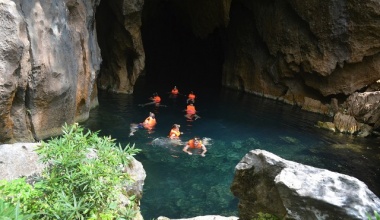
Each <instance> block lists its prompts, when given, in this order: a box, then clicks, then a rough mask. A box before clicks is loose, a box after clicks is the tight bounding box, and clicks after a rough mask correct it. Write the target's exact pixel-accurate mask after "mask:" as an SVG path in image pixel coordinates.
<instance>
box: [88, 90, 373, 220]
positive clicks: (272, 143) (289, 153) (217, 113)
mask: <svg viewBox="0 0 380 220" xmlns="http://www.w3.org/2000/svg"><path fill="white" fill-rule="evenodd" d="M146 88H149V87H147V86H137V87H136V90H135V94H133V95H123V94H118V95H117V94H107V93H104V92H100V94H99V103H100V106H99V107H97V108H96V109H94V110H92V111H91V113H90V118H89V120H87V121H86V122H85V123H83V125H84V126H86V127H88V128H90V129H92V130H94V131H98V130H100V131H101V132H100V134H101V135H111V136H112V137H113V138H115V139H117V141H118V142H120V143H121V144H122V145H127V144H128V143H130V144H135V145H136V147H137V148H140V149H142V152H141V153H140V154H139V155H137V156H136V159H138V160H139V161H140V162H142V164H143V166H144V169H145V170H146V172H147V178H146V181H145V185H144V194H143V199H142V202H141V209H142V214H143V216H144V219H153V218H157V217H158V216H161V215H163V216H167V217H169V218H189V217H194V216H199V215H224V216H230V215H235V216H237V215H238V213H237V200H236V199H235V198H234V197H233V195H232V194H231V192H230V190H229V187H230V185H231V181H232V179H233V175H234V168H235V166H236V164H237V163H238V162H239V161H240V160H241V159H242V157H243V156H244V155H245V154H246V153H247V152H248V151H249V150H252V149H257V148H258V149H264V150H267V151H270V152H272V153H275V154H277V155H279V156H281V157H282V158H285V159H288V160H292V161H296V162H300V163H304V164H307V165H312V166H315V167H319V168H326V169H329V170H332V171H337V172H341V173H344V174H348V175H352V176H355V177H356V178H358V179H360V180H362V181H364V182H365V183H366V184H367V185H368V186H369V188H370V189H371V190H372V191H373V192H374V193H376V194H377V195H378V196H379V195H380V186H379V184H378V182H379V181H380V178H379V173H380V172H379V167H380V166H379V165H380V163H379V161H380V149H379V142H380V140H379V139H375V138H372V139H371V138H366V139H357V138H354V137H351V136H348V135H342V134H334V133H331V132H329V131H325V130H321V129H318V128H316V127H315V124H316V123H317V121H318V120H320V121H327V120H330V119H328V118H325V117H324V116H322V115H318V114H313V113H308V112H304V111H301V110H300V109H298V108H295V107H292V106H289V105H286V104H283V103H281V102H276V101H273V100H268V99H264V98H260V97H257V96H253V95H250V94H242V93H239V92H236V91H231V90H227V89H215V90H210V89H200V88H198V89H197V90H196V89H195V88H181V87H179V89H180V90H181V89H183V90H186V89H188V91H190V90H194V92H195V93H196V94H197V100H196V102H195V106H196V108H197V110H198V111H199V112H198V114H199V115H200V116H201V118H200V119H198V120H195V121H189V120H187V119H186V118H185V117H184V115H185V112H184V110H185V108H186V97H185V96H178V97H176V98H175V99H174V98H173V97H171V98H170V97H169V94H167V91H170V89H171V88H172V85H168V86H166V87H165V88H154V90H155V91H147V90H146ZM144 89H145V90H144ZM153 92H158V94H159V95H161V98H162V104H164V105H167V107H157V106H146V107H139V106H138V104H141V103H146V102H147V100H148V98H149V97H150V96H151V94H152V93H153ZM184 92H185V91H184ZM150 111H152V112H154V113H155V114H156V119H157V126H156V127H155V129H154V130H153V131H152V132H147V131H145V130H143V129H140V130H138V131H136V132H135V133H134V135H133V136H130V137H129V133H130V130H129V129H130V124H131V123H140V122H142V121H143V120H144V119H145V118H146V117H147V116H148V114H149V112H150ZM174 123H176V124H180V125H181V131H182V132H184V134H183V135H181V136H180V137H181V140H182V142H183V143H184V142H186V141H188V140H189V139H191V138H193V137H194V136H200V137H202V138H205V137H206V138H210V140H212V142H211V144H209V145H208V146H207V148H208V152H207V153H206V157H201V156H199V155H193V156H189V155H187V154H186V153H184V152H182V147H183V145H178V144H177V143H172V142H170V141H167V139H166V137H167V135H168V134H169V131H170V129H171V126H172V125H173V124H174Z"/></svg>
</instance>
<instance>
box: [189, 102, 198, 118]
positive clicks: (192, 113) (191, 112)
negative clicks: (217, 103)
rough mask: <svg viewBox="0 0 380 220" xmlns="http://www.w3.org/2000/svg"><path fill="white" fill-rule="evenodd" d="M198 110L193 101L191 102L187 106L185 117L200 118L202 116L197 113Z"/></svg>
mask: <svg viewBox="0 0 380 220" xmlns="http://www.w3.org/2000/svg"><path fill="white" fill-rule="evenodd" d="M196 113H197V110H195V106H194V104H193V103H191V102H190V104H188V105H187V107H186V115H185V117H186V118H188V119H190V120H192V119H193V118H195V120H196V119H198V118H200V117H199V115H197V114H196Z"/></svg>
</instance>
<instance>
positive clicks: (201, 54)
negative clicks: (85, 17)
mask: <svg viewBox="0 0 380 220" xmlns="http://www.w3.org/2000/svg"><path fill="white" fill-rule="evenodd" d="M179 13H180V12H178V11H176V8H175V6H174V5H173V2H172V1H167V0H147V1H145V2H144V6H143V11H142V19H141V20H142V26H141V34H142V41H143V47H144V52H145V69H144V72H143V73H142V75H145V77H143V76H140V78H143V79H145V80H147V81H148V82H155V83H157V82H159V83H160V84H166V85H177V86H180V87H184V86H188V85H189V84H191V85H196V86H198V87H220V85H221V79H222V67H223V61H224V52H223V45H222V43H223V40H222V36H223V33H222V32H223V29H220V28H219V29H215V30H214V32H213V33H212V34H210V35H208V36H207V37H206V38H204V39H201V38H199V37H197V36H195V35H194V34H193V32H192V30H191V27H190V26H189V25H187V24H186V22H185V21H184V19H183V18H181V15H180V14H179ZM96 19H97V31H98V41H99V46H100V48H101V50H102V58H103V63H102V66H104V67H106V66H107V65H109V63H110V62H112V61H110V60H109V59H107V57H105V55H104V54H103V51H110V50H112V49H111V48H109V47H110V45H107V43H104V40H103V39H104V38H109V37H112V36H110V32H109V28H110V26H112V23H114V22H117V21H115V20H116V17H115V15H112V12H111V9H110V8H109V6H108V4H107V0H103V1H101V3H100V5H99V6H98V8H97V18H96ZM98 20H102V21H98ZM107 47H108V48H107ZM101 72H102V71H101ZM140 78H139V79H140Z"/></svg>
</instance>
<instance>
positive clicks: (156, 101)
mask: <svg viewBox="0 0 380 220" xmlns="http://www.w3.org/2000/svg"><path fill="white" fill-rule="evenodd" d="M153 101H154V102H155V103H160V102H161V97H160V96H158V95H157V96H155V97H153Z"/></svg>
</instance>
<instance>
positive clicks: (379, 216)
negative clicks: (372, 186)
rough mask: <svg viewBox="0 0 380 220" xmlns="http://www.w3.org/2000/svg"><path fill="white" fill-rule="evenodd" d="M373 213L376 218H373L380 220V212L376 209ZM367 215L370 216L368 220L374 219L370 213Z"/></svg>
mask: <svg viewBox="0 0 380 220" xmlns="http://www.w3.org/2000/svg"><path fill="white" fill-rule="evenodd" d="M373 214H374V215H375V218H374V219H373V220H380V215H379V213H377V212H376V211H374V212H373ZM367 216H368V220H372V217H371V216H370V215H369V214H367Z"/></svg>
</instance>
